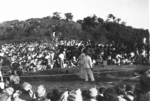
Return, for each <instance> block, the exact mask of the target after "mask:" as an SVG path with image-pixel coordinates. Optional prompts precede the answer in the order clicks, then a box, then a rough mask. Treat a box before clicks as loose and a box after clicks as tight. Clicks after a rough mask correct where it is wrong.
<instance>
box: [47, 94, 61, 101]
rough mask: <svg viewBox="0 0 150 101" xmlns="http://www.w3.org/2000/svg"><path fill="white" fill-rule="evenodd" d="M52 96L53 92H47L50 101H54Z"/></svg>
mask: <svg viewBox="0 0 150 101" xmlns="http://www.w3.org/2000/svg"><path fill="white" fill-rule="evenodd" d="M52 96H53V94H52V92H48V93H47V100H48V101H53V100H51V98H52ZM58 99H59V96H58ZM56 101H58V100H56Z"/></svg>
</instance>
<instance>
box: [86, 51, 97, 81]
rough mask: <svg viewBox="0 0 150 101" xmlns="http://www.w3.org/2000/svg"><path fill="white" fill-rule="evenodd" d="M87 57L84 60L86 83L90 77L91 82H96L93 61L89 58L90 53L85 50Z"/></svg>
mask: <svg viewBox="0 0 150 101" xmlns="http://www.w3.org/2000/svg"><path fill="white" fill-rule="evenodd" d="M84 53H85V56H84V58H83V73H84V78H85V81H88V75H89V78H90V79H91V81H92V82H93V81H95V79H94V75H93V72H92V68H93V67H92V59H91V57H90V56H89V51H86V50H84Z"/></svg>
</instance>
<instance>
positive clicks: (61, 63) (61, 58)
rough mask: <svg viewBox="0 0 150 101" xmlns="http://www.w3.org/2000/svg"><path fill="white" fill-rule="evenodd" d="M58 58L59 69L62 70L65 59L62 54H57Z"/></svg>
mask: <svg viewBox="0 0 150 101" xmlns="http://www.w3.org/2000/svg"><path fill="white" fill-rule="evenodd" d="M59 58H60V67H61V68H64V59H65V56H64V54H63V53H60V54H59Z"/></svg>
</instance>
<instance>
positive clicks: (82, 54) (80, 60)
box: [78, 49, 85, 79]
mask: <svg viewBox="0 0 150 101" xmlns="http://www.w3.org/2000/svg"><path fill="white" fill-rule="evenodd" d="M81 52H82V53H81V54H80V56H79V57H78V61H79V68H80V73H79V77H80V78H81V79H84V73H83V58H84V56H85V53H83V49H82V51H81Z"/></svg>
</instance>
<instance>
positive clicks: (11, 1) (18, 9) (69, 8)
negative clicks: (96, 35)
mask: <svg viewBox="0 0 150 101" xmlns="http://www.w3.org/2000/svg"><path fill="white" fill-rule="evenodd" d="M149 4H150V3H149V0H0V22H4V21H10V20H16V19H18V20H26V19H29V18H42V17H46V16H52V14H53V13H54V12H61V15H62V17H64V13H68V12H71V13H72V14H73V20H74V21H76V20H77V19H83V18H84V17H87V16H91V15H93V14H96V15H97V16H98V17H101V18H103V19H104V20H106V18H107V16H108V14H113V15H114V16H116V17H117V18H121V20H122V21H125V22H126V24H127V25H130V26H132V27H134V28H144V29H148V28H149V16H150V15H149Z"/></svg>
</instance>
